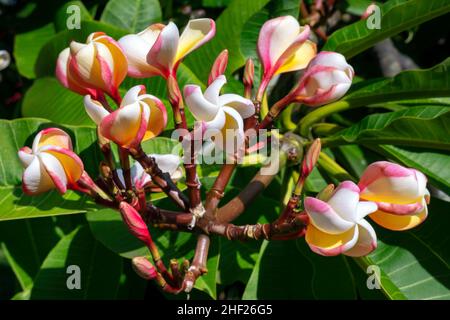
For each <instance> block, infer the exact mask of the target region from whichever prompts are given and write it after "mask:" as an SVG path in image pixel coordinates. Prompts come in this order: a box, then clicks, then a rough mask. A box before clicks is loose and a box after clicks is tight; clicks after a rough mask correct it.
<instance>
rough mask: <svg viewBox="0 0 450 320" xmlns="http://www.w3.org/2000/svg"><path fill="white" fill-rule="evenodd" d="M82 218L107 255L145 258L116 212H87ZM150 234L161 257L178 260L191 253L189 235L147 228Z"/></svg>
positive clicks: (143, 249) (141, 249)
mask: <svg viewBox="0 0 450 320" xmlns="http://www.w3.org/2000/svg"><path fill="white" fill-rule="evenodd" d="M86 218H87V220H88V222H89V226H90V228H91V231H92V234H93V235H94V237H95V238H96V239H97V240H99V241H100V242H101V243H103V245H105V246H106V247H107V248H108V249H110V250H111V251H113V252H115V253H117V254H119V255H120V256H122V257H124V258H127V259H131V258H133V257H136V256H145V255H148V254H149V252H148V250H147V248H146V247H145V246H144V244H143V243H142V242H141V241H139V240H137V239H136V237H133V236H132V235H131V234H130V232H129V231H128V229H127V228H126V226H125V224H124V223H123V221H122V218H121V216H120V213H119V212H118V211H114V210H112V209H101V210H98V211H91V212H88V214H87V215H86ZM150 232H151V235H152V237H153V238H154V240H155V243H156V244H157V245H158V247H159V249H160V253H161V255H162V256H163V257H169V258H173V257H182V256H184V255H186V254H190V253H192V250H193V248H194V247H195V241H194V239H193V237H192V236H191V234H189V233H170V232H167V231H161V230H159V229H156V228H151V230H150Z"/></svg>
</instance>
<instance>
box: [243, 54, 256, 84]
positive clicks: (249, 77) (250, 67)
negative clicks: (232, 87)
mask: <svg viewBox="0 0 450 320" xmlns="http://www.w3.org/2000/svg"><path fill="white" fill-rule="evenodd" d="M254 76H255V64H254V63H253V60H252V59H247V62H246V63H245V69H244V77H243V82H244V86H245V87H249V88H251V87H253V80H254Z"/></svg>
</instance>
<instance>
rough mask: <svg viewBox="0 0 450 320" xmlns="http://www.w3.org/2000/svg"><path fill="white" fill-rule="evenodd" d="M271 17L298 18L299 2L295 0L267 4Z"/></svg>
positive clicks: (282, 0)
mask: <svg viewBox="0 0 450 320" xmlns="http://www.w3.org/2000/svg"><path fill="white" fill-rule="evenodd" d="M267 7H268V9H269V12H270V16H271V17H281V16H293V17H294V18H298V15H299V13H300V1H297V0H275V1H271V2H269V4H268V6H267Z"/></svg>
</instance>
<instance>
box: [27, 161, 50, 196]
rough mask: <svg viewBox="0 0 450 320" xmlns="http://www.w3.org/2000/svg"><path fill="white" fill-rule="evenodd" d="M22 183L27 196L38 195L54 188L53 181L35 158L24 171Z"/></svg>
mask: <svg viewBox="0 0 450 320" xmlns="http://www.w3.org/2000/svg"><path fill="white" fill-rule="evenodd" d="M22 183H23V188H24V191H25V192H26V193H27V194H39V193H43V192H46V191H48V190H51V189H54V188H55V185H54V183H53V180H52V179H51V178H50V176H49V175H48V173H47V171H46V170H45V168H44V167H43V166H42V165H41V161H40V159H39V157H35V158H34V160H33V161H32V162H31V164H30V165H29V166H28V168H26V169H25V171H24V173H23V176H22Z"/></svg>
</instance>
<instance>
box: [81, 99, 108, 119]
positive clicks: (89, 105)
mask: <svg viewBox="0 0 450 320" xmlns="http://www.w3.org/2000/svg"><path fill="white" fill-rule="evenodd" d="M83 102H84V108H85V109H86V113H87V114H88V115H89V117H90V118H91V119H92V121H94V122H95V123H96V124H97V125H99V124H100V122H102V120H103V118H104V117H106V116H107V115H108V114H109V112H108V110H106V109H105V108H104V107H103V106H102V104H101V103H100V102H98V101H96V100H93V99H92V97H91V96H90V95H86V96H85V97H84V99H83Z"/></svg>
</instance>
